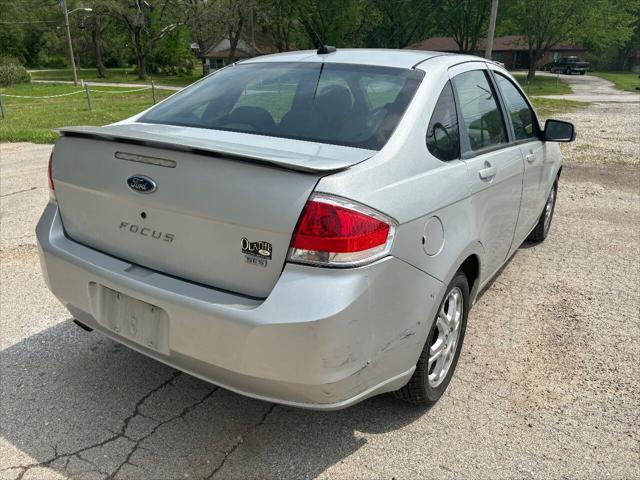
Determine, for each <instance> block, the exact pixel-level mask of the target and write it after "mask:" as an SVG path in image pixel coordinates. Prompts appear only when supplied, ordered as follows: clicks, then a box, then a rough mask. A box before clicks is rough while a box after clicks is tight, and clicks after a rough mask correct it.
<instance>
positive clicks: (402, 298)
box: [36, 203, 444, 410]
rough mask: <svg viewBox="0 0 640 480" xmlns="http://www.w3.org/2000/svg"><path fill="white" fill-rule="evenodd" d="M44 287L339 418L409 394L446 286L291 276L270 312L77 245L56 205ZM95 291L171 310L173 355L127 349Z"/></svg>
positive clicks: (395, 269) (95, 324) (396, 274)
mask: <svg viewBox="0 0 640 480" xmlns="http://www.w3.org/2000/svg"><path fill="white" fill-rule="evenodd" d="M36 234H37V239H38V246H39V252H40V260H41V266H42V271H43V275H44V277H45V281H46V282H47V285H48V286H49V288H50V289H51V291H52V292H53V294H54V295H55V296H56V297H58V299H60V301H61V302H62V303H63V304H64V305H65V306H66V307H67V308H68V309H69V311H70V312H71V314H72V315H73V316H74V317H76V318H77V319H78V320H80V321H81V322H83V323H85V324H86V325H88V326H90V327H92V328H94V329H96V330H98V331H100V332H101V333H103V334H105V335H107V336H109V337H111V338H113V339H114V340H116V341H118V342H120V343H123V344H125V345H127V346H129V347H131V348H132V349H134V350H137V351H139V352H141V353H143V354H145V355H148V356H150V357H153V358H155V359H157V360H159V361H161V362H164V363H166V364H168V365H171V366H173V367H176V368H178V369H180V370H183V371H186V372H188V373H190V374H192V375H194V376H197V377H200V378H202V379H204V380H207V381H209V382H211V383H214V384H217V385H220V386H222V387H224V388H227V389H229V390H232V391H235V392H238V393H241V394H244V395H248V396H251V397H254V398H259V399H262V400H267V401H273V402H276V403H282V404H287V405H293V406H298V407H305V408H313V409H326V410H329V409H339V408H344V407H347V406H349V405H352V404H354V403H356V402H358V401H361V400H363V399H365V398H367V397H370V396H372V395H375V394H378V393H382V392H387V391H392V390H395V389H398V388H400V387H401V386H402V385H404V384H405V383H406V382H407V381H408V379H409V378H410V376H411V375H412V373H413V370H414V368H415V363H416V361H417V358H418V356H419V354H420V351H421V349H422V347H423V345H424V342H425V341H426V336H427V332H428V330H429V328H430V324H431V321H432V319H433V318H434V317H435V310H436V308H437V305H438V304H439V301H440V297H441V296H442V295H443V294H444V286H443V285H442V284H441V283H440V282H439V281H438V280H436V279H434V278H432V277H430V276H429V275H426V274H425V273H423V272H421V271H420V270H417V269H415V268H414V267H412V266H410V265H408V264H407V263H405V262H403V261H401V260H398V259H396V258H394V257H388V258H386V259H383V260H380V261H378V262H376V263H374V264H371V265H368V266H365V267H361V268H357V269H344V270H341V269H321V268H315V267H309V266H303V265H294V264H287V265H286V266H285V269H284V271H283V273H282V275H281V277H280V279H279V280H278V283H277V284H276V286H275V287H274V289H273V290H272V292H271V293H270V295H269V296H268V298H266V299H264V300H256V299H250V298H247V297H243V296H239V295H235V294H232V293H228V292H224V291H220V290H216V289H213V288H207V287H205V286H202V285H196V284H193V283H190V282H186V281H183V280H180V279H176V278H174V277H170V276H167V275H163V274H161V273H158V272H155V271H152V270H147V269H145V268H142V267H139V266H136V265H132V264H130V263H128V262H124V261H122V260H118V259H116V258H113V257H111V256H108V255H105V254H103V253H100V252H98V251H96V250H93V249H91V248H88V247H85V246H83V245H81V244H78V243H76V242H74V241H72V240H70V239H68V238H67V237H66V236H65V234H64V230H63V226H62V222H61V219H60V216H59V214H58V207H57V205H56V204H55V203H49V205H48V206H47V207H46V209H45V211H44V213H43V215H42V218H41V219H40V222H39V223H38V226H37V228H36ZM96 285H98V286H105V287H108V288H110V289H112V290H116V291H118V292H121V293H124V294H125V295H128V296H130V297H133V298H136V299H139V300H142V301H144V302H147V303H150V304H152V305H156V306H158V307H160V308H162V309H164V310H165V311H166V313H167V315H168V317H169V329H168V332H169V334H168V349H167V350H166V351H164V352H159V351H157V350H152V349H149V348H147V347H146V346H144V345H142V344H138V343H135V342H133V341H130V340H128V339H126V338H124V337H121V336H120V335H118V334H117V333H115V332H114V331H112V330H111V329H110V328H108V327H107V325H106V324H105V322H104V321H102V322H101V321H99V318H100V315H97V314H96V303H99V302H96V299H95V298H92V296H93V295H95V293H94V292H95V291H96V288H95V287H96Z"/></svg>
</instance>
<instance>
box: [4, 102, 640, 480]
mask: <svg viewBox="0 0 640 480" xmlns="http://www.w3.org/2000/svg"><path fill="white" fill-rule="evenodd" d="M639 107H640V105H638V104H636V105H623V106H616V107H615V108H611V109H608V108H606V107H603V106H602V105H597V104H596V105H593V106H591V107H589V110H587V111H585V112H584V115H581V114H580V112H573V113H572V114H571V119H572V120H573V121H575V122H576V123H577V127H578V132H579V135H580V132H585V131H586V129H587V128H589V126H588V125H586V124H585V125H581V122H583V121H584V122H586V121H589V122H591V121H592V120H593V118H592V117H593V116H594V115H597V116H603V115H605V114H606V115H609V116H611V121H609V122H601V127H600V128H599V129H597V130H595V129H591V130H590V135H589V136H587V135H582V136H579V142H577V143H576V144H574V145H573V146H571V147H569V148H565V153H566V154H567V165H566V166H565V169H564V172H563V176H562V179H561V182H560V189H559V199H558V202H559V203H558V206H557V210H556V214H555V217H554V224H553V226H552V229H551V233H550V236H549V238H548V239H547V241H546V242H545V243H544V244H542V245H540V246H535V247H532V246H531V245H527V244H525V245H524V246H523V247H522V248H521V249H520V250H519V252H518V253H517V254H516V255H515V257H514V258H513V259H512V260H511V262H510V263H509V264H507V266H506V267H505V268H504V270H503V271H502V273H501V274H500V276H498V277H497V278H496V280H495V281H494V282H493V284H492V285H491V287H490V288H489V289H488V290H487V291H486V292H484V294H483V295H482V296H481V297H480V299H479V300H478V303H477V304H476V305H475V307H474V308H473V310H472V311H471V314H470V317H469V325H468V329H467V335H466V338H465V344H464V347H463V352H462V356H461V358H460V362H459V365H458V369H457V371H456V375H455V376H454V378H453V381H452V382H451V385H450V387H449V390H448V391H447V393H446V394H445V396H444V397H443V398H442V400H441V401H440V402H439V403H438V404H437V405H436V406H434V407H433V408H431V409H430V410H425V409H422V408H416V407H411V406H407V405H405V404H403V403H402V402H400V401H397V400H395V399H393V398H392V397H390V396H389V395H383V396H380V397H377V398H373V399H370V400H367V401H365V402H363V403H361V404H359V405H356V406H354V407H352V408H349V409H347V410H342V411H338V412H324V413H323V412H311V411H305V410H298V409H294V408H289V407H284V406H276V405H272V404H269V403H265V402H260V401H257V400H252V399H248V398H244V397H242V396H239V395H236V394H234V393H231V392H228V391H226V390H224V389H222V388H217V387H215V386H214V385H211V384H208V383H206V382H203V381H201V380H198V379H196V378H194V377H191V376H189V375H187V374H185V373H180V372H178V371H176V370H174V369H172V368H170V367H167V366H165V365H163V364H160V363H158V362H155V361H154V360H151V359H148V358H146V357H144V356H142V355H140V354H138V353H136V352H133V351H131V350H129V349H127V348H126V347H124V346H121V345H118V344H117V343H115V342H113V341H111V340H108V339H106V338H104V337H102V336H100V334H98V333H96V332H91V333H89V332H85V331H84V330H81V329H80V328H78V327H77V326H76V325H74V324H73V323H72V322H71V319H70V316H69V314H68V312H67V311H66V310H65V309H64V307H62V306H61V305H60V304H59V303H58V302H57V300H56V299H55V298H53V296H52V295H51V294H50V293H49V291H48V290H47V288H46V286H45V285H44V282H43V280H42V278H41V276H40V268H39V261H38V257H37V247H36V245H35V238H34V233H33V231H34V226H35V223H36V221H37V219H38V216H39V214H40V212H41V211H42V209H43V207H44V205H45V203H46V201H47V196H48V192H47V188H46V162H47V158H48V152H49V150H50V146H47V145H33V144H2V145H0V169H1V170H0V177H1V178H0V180H1V183H0V195H2V199H1V205H0V207H1V214H2V223H1V229H0V239H1V242H2V243H1V245H2V247H1V251H0V279H1V284H0V292H1V293H0V313H1V315H0V359H1V364H0V368H1V370H0V375H1V383H0V422H1V432H0V480H3V479H24V480H27V479H37V480H48V479H67V478H74V479H140V478H149V479H171V480H173V479H183V478H195V479H216V478H224V479H234V478H237V479H246V478H291V479H293V478H296V479H297V478H345V479H352V478H362V479H365V478H367V479H368V478H387V479H388V478H397V479H400V478H407V479H413V478H492V479H494V478H514V477H519V478H550V477H554V478H604V477H609V478H625V479H627V478H639V477H640V460H639V459H640V420H639V415H638V412H639V411H640V368H639V366H638V365H639V364H638V359H639V358H640V345H639V338H640V325H639V324H640V290H639V289H640V287H639V285H640V264H639V260H638V259H639V258H640V171H639V170H638V168H637V165H638V163H639V156H640V153H639V150H638V149H637V148H635V149H628V150H627V151H628V152H630V157H624V156H618V160H619V161H616V162H615V163H616V164H615V165H602V164H599V163H598V156H597V155H586V156H585V152H587V153H588V152H589V150H588V149H587V147H588V146H589V144H590V143H593V144H597V145H598V148H599V150H598V152H599V151H602V152H611V150H612V149H614V148H620V145H619V143H620V142H619V140H609V139H611V138H614V135H615V138H619V137H620V136H621V135H625V134H626V136H627V138H635V143H636V147H637V139H638V134H639V133H640V132H639V131H638V125H640V123H639V122H637V121H627V118H628V117H629V116H631V118H633V116H634V115H636V117H635V118H636V119H640V109H639ZM603 112H604V113H603ZM621 116H624V118H623V120H624V121H620V119H621V118H622V117H621ZM581 127H582V130H581ZM625 128H626V129H627V130H626V133H625V132H624V131H621V129H625ZM633 135H635V137H633ZM580 142H582V143H580ZM606 142H609V143H610V145H609V147H610V148H608V147H607V143H606ZM580 145H585V147H584V148H582V147H580ZM625 148H626V147H625ZM609 155H611V153H609ZM606 163H611V162H610V160H607V162H606Z"/></svg>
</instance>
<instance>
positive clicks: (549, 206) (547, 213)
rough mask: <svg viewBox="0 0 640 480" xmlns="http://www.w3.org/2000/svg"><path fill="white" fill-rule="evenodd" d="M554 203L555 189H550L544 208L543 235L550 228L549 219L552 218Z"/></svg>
mask: <svg viewBox="0 0 640 480" xmlns="http://www.w3.org/2000/svg"><path fill="white" fill-rule="evenodd" d="M555 201H556V189H555V188H552V189H551V193H550V194H549V198H548V199H547V203H546V205H545V206H544V233H545V235H546V234H547V233H548V232H549V227H550V226H551V217H552V216H553V205H554V203H555Z"/></svg>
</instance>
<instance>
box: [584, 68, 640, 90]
mask: <svg viewBox="0 0 640 480" xmlns="http://www.w3.org/2000/svg"><path fill="white" fill-rule="evenodd" d="M589 75H595V76H596V77H600V78H604V79H605V80H609V81H610V82H613V83H614V84H615V86H616V88H617V89H618V90H626V91H627V92H634V93H640V90H636V87H640V78H638V74H637V73H633V72H589Z"/></svg>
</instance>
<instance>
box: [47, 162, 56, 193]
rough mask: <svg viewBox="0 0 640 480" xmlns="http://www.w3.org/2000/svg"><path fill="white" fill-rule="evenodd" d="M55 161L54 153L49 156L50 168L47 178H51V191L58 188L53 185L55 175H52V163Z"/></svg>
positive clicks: (48, 168)
mask: <svg viewBox="0 0 640 480" xmlns="http://www.w3.org/2000/svg"><path fill="white" fill-rule="evenodd" d="M52 161H53V152H51V155H49V166H48V167H47V177H48V178H49V190H52V191H53V190H55V189H56V187H55V185H54V184H53V175H52V174H51V162H52Z"/></svg>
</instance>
